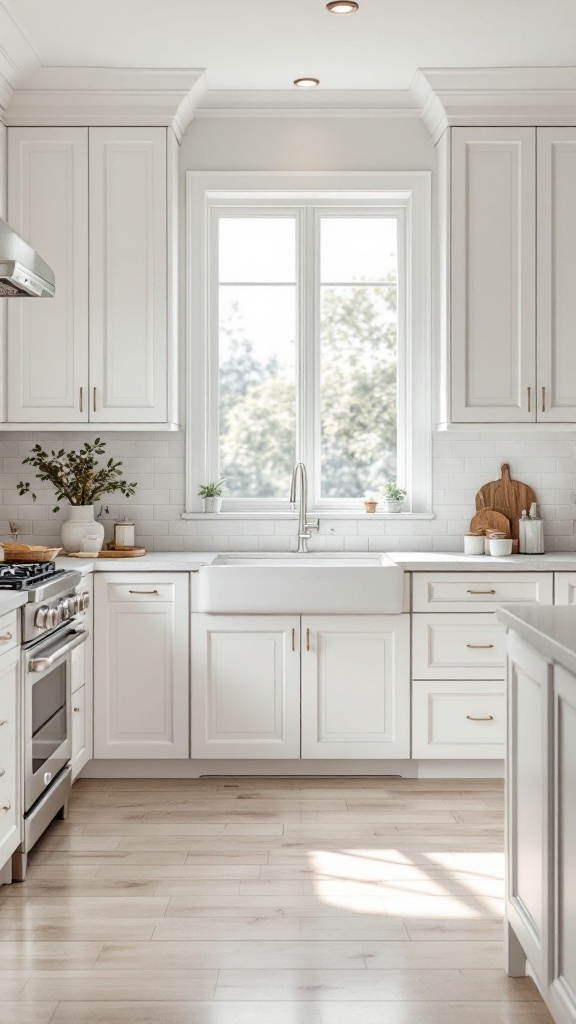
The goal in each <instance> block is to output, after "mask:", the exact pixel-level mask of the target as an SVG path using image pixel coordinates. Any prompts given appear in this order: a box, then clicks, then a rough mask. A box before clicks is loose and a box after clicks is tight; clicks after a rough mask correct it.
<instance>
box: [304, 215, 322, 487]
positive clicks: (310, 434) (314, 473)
mask: <svg viewBox="0 0 576 1024" xmlns="http://www.w3.org/2000/svg"><path fill="white" fill-rule="evenodd" d="M304 219H305V236H306V276H305V284H304V290H305V309H306V321H305V338H304V359H305V363H304V367H305V370H304V380H303V386H304V404H305V408H306V419H305V431H304V437H303V440H304V444H303V460H304V462H305V463H306V468H307V470H308V477H309V480H310V497H311V503H312V504H314V505H315V504H316V502H317V501H318V498H319V496H320V488H319V479H320V474H319V465H318V459H317V437H318V415H319V406H318V397H319V396H318V353H317V346H318V330H317V328H318V301H317V280H318V247H317V225H316V211H315V209H314V207H312V206H307V207H306V209H305V211H304Z"/></svg>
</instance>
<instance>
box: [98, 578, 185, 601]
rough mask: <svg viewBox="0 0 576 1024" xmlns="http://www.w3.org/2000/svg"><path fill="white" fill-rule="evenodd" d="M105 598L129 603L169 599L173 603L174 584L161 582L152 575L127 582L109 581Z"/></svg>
mask: <svg viewBox="0 0 576 1024" xmlns="http://www.w3.org/2000/svg"><path fill="white" fill-rule="evenodd" d="M107 599H108V601H110V602H117V601H127V602H130V604H135V603H136V602H140V603H142V604H145V603H146V602H149V603H151V602H153V601H154V602H157V601H169V602H170V603H171V604H174V599H175V586H174V583H171V582H170V583H167V582H163V581H162V580H159V579H158V578H156V579H155V578H154V577H151V578H150V577H148V578H145V579H142V580H137V581H135V580H131V581H130V582H129V583H124V582H122V583H109V584H108V593H107Z"/></svg>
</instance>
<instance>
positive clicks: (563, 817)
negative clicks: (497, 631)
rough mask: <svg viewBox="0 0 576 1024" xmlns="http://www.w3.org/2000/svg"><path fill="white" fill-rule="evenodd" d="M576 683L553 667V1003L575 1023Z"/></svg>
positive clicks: (558, 667) (564, 672) (560, 669)
mask: <svg viewBox="0 0 576 1024" xmlns="http://www.w3.org/2000/svg"><path fill="white" fill-rule="evenodd" d="M575 736H576V679H575V678H574V676H573V675H570V673H569V672H567V671H566V670H565V669H563V668H562V667H561V666H559V665H556V666H555V667H554V792H555V803H556V808H557V814H556V815H555V819H554V831H555V836H554V850H555V851H556V856H555V879H554V886H555V899H554V903H555V906H556V920H555V928H554V937H555V948H554V957H553V959H554V969H553V977H552V991H553V998H554V1001H555V1002H557V1003H558V1004H559V1005H560V1006H561V1007H562V1009H563V1010H564V1012H565V1013H566V1014H567V1016H566V1019H567V1020H575V1019H576V874H575V872H574V864H575V863H576V815H575V814H574V794H575V793H576V744H575V742H574V737H575Z"/></svg>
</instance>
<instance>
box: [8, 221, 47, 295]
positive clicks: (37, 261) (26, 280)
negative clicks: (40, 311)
mask: <svg viewBox="0 0 576 1024" xmlns="http://www.w3.org/2000/svg"><path fill="white" fill-rule="evenodd" d="M53 295H54V273H53V272H52V270H50V267H49V266H48V264H47V263H45V262H44V260H43V259H42V258H41V257H40V256H39V255H38V253H37V252H35V250H34V249H33V248H32V246H31V245H28V242H25V241H24V239H23V238H20V235H18V234H17V233H16V232H15V231H14V230H13V228H11V227H10V225H9V224H7V223H6V221H5V220H2V218H1V217H0V298H22V297H26V298H34V299H36V298H52V296H53Z"/></svg>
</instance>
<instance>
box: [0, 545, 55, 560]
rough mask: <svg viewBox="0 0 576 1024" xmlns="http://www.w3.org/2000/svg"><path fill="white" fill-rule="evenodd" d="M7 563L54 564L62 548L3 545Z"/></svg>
mask: <svg viewBox="0 0 576 1024" xmlns="http://www.w3.org/2000/svg"><path fill="white" fill-rule="evenodd" d="M2 546H3V548H4V561H5V562H52V561H53V559H55V558H56V555H57V554H58V552H59V551H62V548H47V547H46V546H45V545H39V544H3V545H2Z"/></svg>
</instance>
